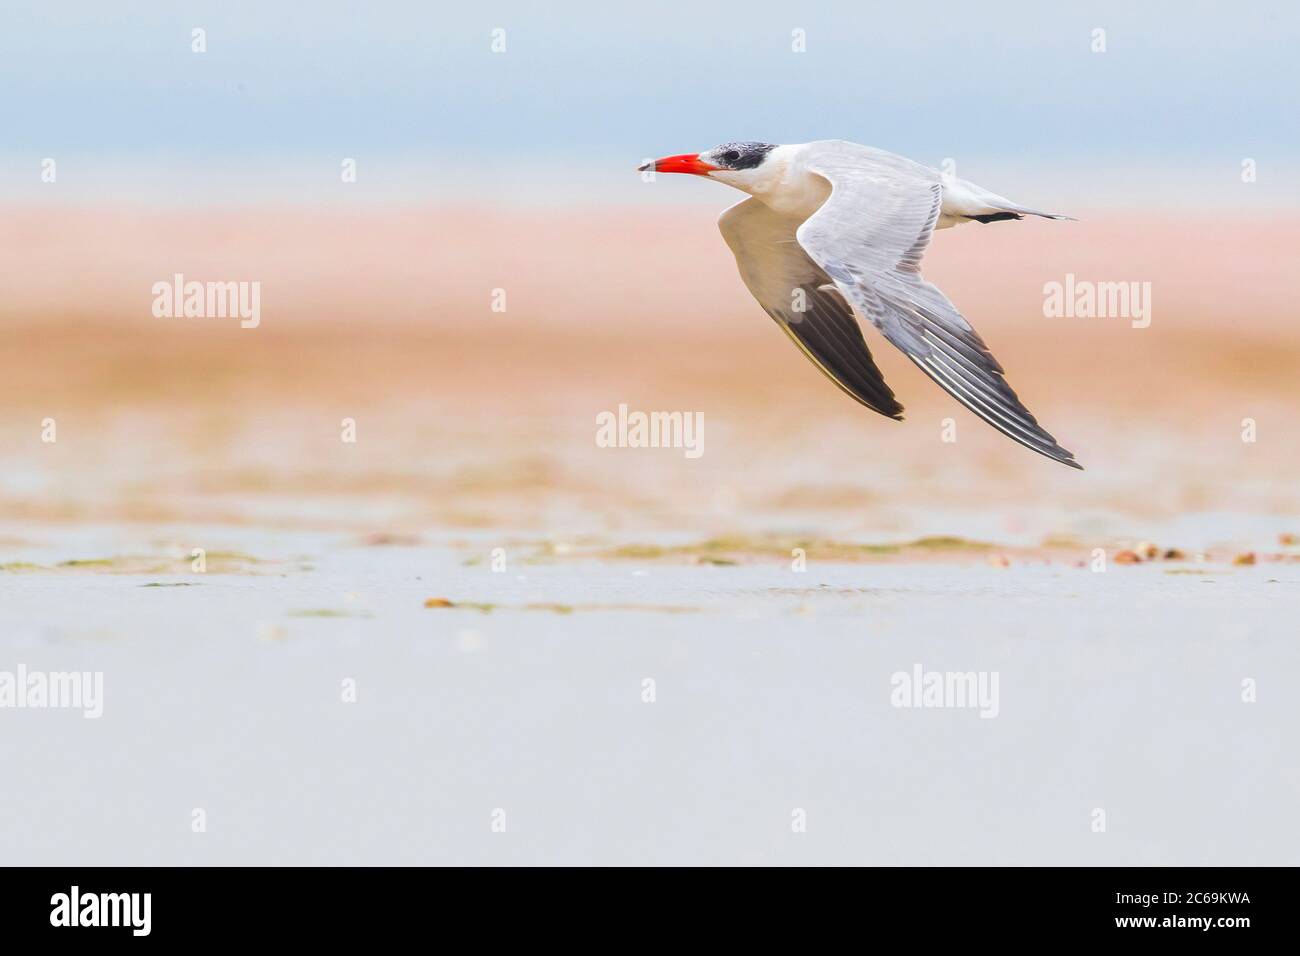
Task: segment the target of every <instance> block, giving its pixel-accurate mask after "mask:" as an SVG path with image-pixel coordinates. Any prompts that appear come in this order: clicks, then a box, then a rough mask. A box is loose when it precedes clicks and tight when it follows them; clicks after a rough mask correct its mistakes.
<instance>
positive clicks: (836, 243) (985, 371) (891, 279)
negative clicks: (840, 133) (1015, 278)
mask: <svg viewBox="0 0 1300 956" xmlns="http://www.w3.org/2000/svg"><path fill="white" fill-rule="evenodd" d="M818 145H819V146H821V144H818ZM850 147H852V144H848V143H843V144H841V143H838V142H832V143H827V144H825V146H823V147H822V148H819V149H817V150H816V151H815V152H814V153H813V154H812V155H811V156H810V157H809V161H808V168H809V169H810V170H811V171H812V172H814V173H816V174H817V175H820V176H823V177H825V178H826V179H827V180H828V181H829V182H830V184H831V195H830V198H829V199H827V200H826V202H824V203H823V204H822V206H821V208H820V209H818V210H817V211H816V212H815V213H813V214H812V215H811V216H809V217H808V219H807V220H806V221H805V222H804V223H803V225H801V226H800V227H799V229H798V231H797V232H796V237H797V239H798V241H799V245H800V246H802V247H803V249H804V251H805V252H807V253H808V256H809V257H810V258H811V259H812V260H813V262H815V263H816V264H817V265H818V266H820V267H821V268H822V269H823V270H824V271H825V272H826V273H827V274H828V275H829V276H830V277H831V279H832V280H833V281H834V283H835V286H836V288H838V289H839V291H840V293H841V294H842V295H843V296H844V298H845V299H847V300H848V301H849V302H850V303H851V304H852V306H853V308H854V309H855V310H856V311H857V312H858V314H859V315H861V316H863V317H864V318H865V319H866V320H868V321H869V322H871V324H872V325H874V326H875V327H876V328H878V329H879V330H880V331H881V333H882V334H883V335H884V336H885V338H887V339H888V340H889V341H890V342H892V343H893V344H894V345H896V346H897V347H898V348H899V349H901V350H902V351H903V353H904V354H905V355H906V356H907V357H908V358H910V359H911V360H912V361H913V362H915V363H916V364H917V366H919V367H920V369H921V371H923V372H925V374H926V375H928V376H930V378H932V379H934V380H935V381H936V382H937V383H939V385H940V386H942V387H943V388H944V389H945V390H946V391H947V392H948V393H949V394H951V395H952V396H953V397H954V398H956V399H957V401H959V402H961V403H962V404H963V405H965V406H966V407H967V408H969V409H970V410H971V411H972V412H974V413H975V414H976V415H978V416H979V417H980V418H982V419H984V420H985V421H986V422H988V423H989V424H990V425H992V426H993V427H994V428H996V429H998V431H1000V432H1002V433H1003V434H1005V435H1007V436H1008V437H1010V438H1013V439H1015V440H1016V441H1018V442H1020V444H1022V445H1024V446H1025V447H1027V448H1032V449H1033V450H1034V451H1036V452H1038V453H1039V454H1041V455H1046V456H1047V457H1048V458H1051V459H1054V460H1055V461H1059V462H1061V463H1063V464H1066V465H1069V466H1071V467H1072V468H1080V467H1082V466H1081V465H1079V463H1078V462H1076V461H1075V460H1074V455H1072V454H1071V453H1070V452H1068V451H1066V450H1065V449H1064V448H1062V447H1061V446H1060V445H1058V444H1057V443H1056V439H1055V438H1053V437H1052V436H1051V435H1049V434H1048V433H1047V431H1045V430H1044V429H1043V428H1042V426H1040V425H1039V424H1038V422H1037V421H1036V420H1035V419H1034V416H1033V415H1031V414H1030V413H1029V410H1028V409H1027V408H1025V406H1024V405H1023V404H1021V402H1020V399H1019V398H1017V397H1016V393H1015V392H1014V391H1012V390H1011V386H1010V385H1008V384H1007V382H1006V379H1005V378H1003V369H1002V366H1001V365H999V364H998V360H997V359H995V358H994V357H993V356H992V354H991V353H990V352H989V350H988V347H987V346H986V345H985V344H984V341H983V340H982V339H981V338H980V337H979V334H978V333H977V332H976V331H975V330H974V329H973V328H971V325H970V323H969V322H967V321H966V320H965V319H964V318H963V317H962V315H961V313H959V312H958V311H957V309H956V308H955V307H954V306H953V304H952V303H951V302H949V301H948V299H947V297H946V296H945V295H944V294H943V293H942V292H940V291H939V289H938V287H936V286H934V285H931V284H930V283H929V282H926V281H925V280H924V279H922V278H921V256H922V255H923V254H924V253H925V248H926V246H927V245H928V244H929V242H930V236H931V234H932V233H933V232H934V228H935V223H936V222H937V221H938V218H939V209H940V206H941V205H942V202H943V186H942V183H940V182H938V181H935V180H933V179H931V178H930V177H929V176H928V174H927V175H922V174H913V173H912V172H911V171H910V170H909V169H908V168H907V167H899V166H896V165H888V166H887V165H883V164H880V163H878V162H876V161H875V159H874V156H873V153H874V151H870V150H868V151H865V152H859V151H858V150H859V149H862V148H861V147H859V148H857V149H854V148H850ZM927 172H928V171H927Z"/></svg>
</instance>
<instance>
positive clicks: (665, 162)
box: [637, 153, 721, 176]
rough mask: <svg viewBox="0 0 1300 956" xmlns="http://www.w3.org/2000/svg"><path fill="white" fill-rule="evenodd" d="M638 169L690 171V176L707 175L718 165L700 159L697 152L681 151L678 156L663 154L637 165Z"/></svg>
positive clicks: (664, 171)
mask: <svg viewBox="0 0 1300 956" xmlns="http://www.w3.org/2000/svg"><path fill="white" fill-rule="evenodd" d="M637 168H638V169H639V170H642V171H644V170H647V169H653V170H654V171H655V172H656V173H690V174H691V175H692V176H707V175H708V174H709V173H710V172H712V171H713V170H715V169H720V168H721V167H720V166H711V165H709V164H708V163H706V162H704V161H702V160H701V159H700V154H699V153H683V154H682V155H680V156H665V157H664V158H663V159H656V160H655V161H654V162H653V163H646V164H645V165H644V166H639V167H637Z"/></svg>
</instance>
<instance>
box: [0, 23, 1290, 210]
mask: <svg viewBox="0 0 1300 956" xmlns="http://www.w3.org/2000/svg"><path fill="white" fill-rule="evenodd" d="M3 18H4V21H3V30H0V123H3V129H4V131H5V136H4V142H3V144H0V179H7V178H10V177H19V178H23V177H25V176H26V175H27V172H26V171H27V169H28V168H29V167H28V165H27V164H28V163H29V160H30V159H31V157H45V156H53V157H56V158H58V159H59V160H60V162H61V168H62V169H66V170H70V171H71V170H84V171H85V172H86V174H87V175H86V177H85V182H86V183H91V182H94V183H97V184H98V187H97V188H104V189H110V190H111V189H112V188H114V185H115V184H116V187H117V188H122V186H123V183H122V180H123V179H126V180H131V182H132V183H134V185H133V186H132V188H134V189H137V190H140V189H143V190H145V191H146V192H147V190H148V184H149V182H150V181H151V177H152V181H154V182H156V183H158V184H160V188H161V186H162V184H168V185H167V188H168V189H171V190H177V189H179V190H180V192H181V193H182V194H185V193H191V194H192V196H193V197H194V198H201V197H202V195H203V194H204V192H205V190H209V189H235V190H236V191H237V190H238V189H239V188H240V187H239V184H240V183H241V182H243V183H245V184H249V183H251V181H252V180H253V179H256V178H257V176H256V175H255V174H254V170H261V171H262V173H264V174H265V176H264V178H265V179H266V180H267V181H277V182H281V183H284V184H286V185H290V184H292V183H293V182H294V180H295V177H298V178H299V179H301V178H303V176H307V178H311V176H312V175H314V173H307V172H306V171H305V169H306V167H305V166H304V164H307V165H309V166H310V165H313V164H314V163H316V162H317V160H319V162H320V163H321V166H320V171H321V173H320V174H321V176H322V177H323V179H322V182H325V181H331V180H332V179H336V178H337V173H336V169H337V163H338V159H337V157H343V156H353V157H357V159H358V163H359V168H360V169H361V170H363V171H365V170H367V169H368V170H370V171H371V172H372V173H375V172H377V171H383V170H387V171H388V174H389V176H390V178H392V177H396V179H397V180H399V181H400V180H402V178H403V177H406V178H407V179H409V181H410V183H411V184H412V185H413V184H414V183H416V181H417V180H418V181H420V182H424V183H425V185H428V183H429V182H432V181H433V179H434V178H436V177H435V172H436V171H437V170H439V169H441V170H451V169H457V170H464V169H473V170H476V171H477V172H478V174H479V175H478V178H476V179H474V178H471V179H470V180H466V181H465V188H467V189H486V190H488V191H490V190H491V189H492V186H493V183H494V181H496V180H497V179H498V178H502V177H504V178H505V179H508V180H510V181H513V182H516V183H517V182H519V181H520V179H519V177H520V170H521V169H524V168H526V167H528V166H529V165H530V164H531V165H532V166H533V167H535V168H546V169H555V170H561V171H563V173H564V175H567V176H569V177H570V178H572V179H574V180H575V181H576V180H577V179H579V178H581V176H582V175H584V172H591V173H592V174H593V175H596V176H597V177H599V176H600V175H602V174H604V173H605V171H606V169H607V168H608V169H609V170H613V169H615V168H617V169H618V170H619V171H620V174H621V172H622V170H623V167H624V166H626V164H627V163H628V162H629V161H631V162H635V161H637V160H639V159H640V158H642V157H644V156H648V155H652V154H661V153H668V152H682V151H686V150H691V149H700V148H704V147H707V146H710V145H712V144H714V143H715V142H719V141H723V140H728V139H759V140H766V141H772V142H801V141H805V140H808V139H819V138H830V137H837V138H845V139H853V140H857V141H859V142H866V143H870V144H872V145H876V146H881V147H883V148H886V149H893V150H896V151H898V152H903V153H906V154H908V155H911V156H913V157H915V158H917V159H920V160H922V161H926V162H930V163H933V164H938V163H939V162H940V161H941V160H942V159H943V158H944V157H950V156H951V157H958V158H959V162H963V163H965V162H973V163H975V164H976V165H977V166H981V165H985V164H987V165H995V164H1000V163H1005V164H1014V165H1018V166H1024V165H1030V164H1040V165H1045V166H1051V167H1055V168H1070V169H1076V170H1077V169H1089V168H1097V169H1102V168H1104V169H1106V170H1108V173H1107V175H1108V176H1109V177H1110V178H1111V180H1115V179H1116V176H1117V174H1118V173H1122V172H1123V171H1125V170H1129V171H1134V172H1136V173H1138V174H1140V175H1141V176H1148V175H1157V176H1158V175H1160V171H1161V170H1164V171H1166V172H1167V173H1168V174H1169V175H1171V176H1173V177H1175V178H1177V177H1179V176H1183V175H1190V176H1191V178H1192V180H1193V181H1195V179H1196V176H1197V175H1199V173H1197V172H1190V173H1189V171H1195V170H1206V171H1209V170H1213V169H1216V168H1223V169H1227V170H1233V169H1235V168H1236V167H1237V165H1238V164H1239V162H1240V159H1241V158H1242V157H1247V156H1249V157H1253V158H1256V159H1257V160H1258V161H1259V163H1260V165H1261V168H1271V169H1274V170H1281V169H1292V170H1293V169H1295V168H1296V167H1297V165H1300V163H1298V162H1297V161H1298V160H1300V135H1298V134H1297V128H1298V125H1300V124H1297V123H1296V119H1295V117H1296V115H1297V113H1300V102H1297V101H1298V100H1300V69H1297V65H1296V57H1297V53H1296V50H1297V43H1298V41H1300V29H1298V27H1300V5H1297V4H1295V3H1287V2H1276V3H1248V4H1246V3H1236V4H1232V3H1196V2H1183V3H1161V2H1154V3H1140V4H1138V3H1093V2H1087V3H1073V4H1065V3H1031V2H1007V3H996V2H991V3H987V4H970V3H942V4H921V3H917V4H912V5H910V6H907V7H905V8H904V7H899V6H897V5H895V4H879V3H870V2H865V0H857V2H848V3H839V2H834V3H820V4H818V3H796V2H789V0H787V2H764V0H725V2H723V0H719V2H713V3H702V4H677V3H638V4H616V3H613V2H603V3H555V4H542V3H490V2H489V3H477V4H447V3H441V2H434V3H428V2H423V3H420V2H383V0H373V2H365V3H361V2H348V3H341V2H317V3H298V4H278V3H273V2H268V3H245V2H212V3H207V2H162V0H158V2H153V3H131V2H120V0H119V2H114V3H111V4H109V3H102V2H87V0H65V2H59V3H52V2H49V0H40V2H33V0H6V2H5V5H4V13H3ZM194 27H202V28H204V29H205V30H206V31H207V46H208V50H207V52H206V53H203V54H196V53H193V52H191V49H190V43H191V39H190V38H191V33H190V31H191V29H192V28H194ZM495 28H502V29H504V30H505V31H506V33H505V38H506V52H505V53H498V54H494V53H492V52H491V31H492V30H493V29H495ZM1095 28H1102V29H1104V30H1105V31H1106V46H1107V50H1106V52H1105V53H1094V52H1092V51H1091V49H1090V44H1091V42H1092V31H1093V30H1094V29H1095ZM795 29H802V30H804V31H805V34H806V46H807V50H806V52H803V53H795V52H792V50H791V43H792V31H793V30H795ZM37 161H38V160H37ZM326 169H328V172H325V170H326ZM107 170H112V171H113V173H112V176H108V175H107V174H106V171H107ZM420 170H422V171H424V173H425V175H426V178H425V179H421V177H420V176H419V175H418V174H417V173H416V171H420ZM196 175H197V176H198V178H197V179H195V178H194V177H195V176H196ZM73 178H74V179H75V178H76V177H73ZM373 178H374V177H373V176H372V177H371V181H372V183H373ZM986 178H987V177H986ZM1120 178H1121V179H1122V177H1120ZM1229 178H1231V177H1230V176H1229ZM66 179H67V177H66V176H65V180H66ZM187 183H188V185H187ZM70 185H75V184H70ZM390 185H391V184H390ZM397 185H398V187H399V188H397V189H396V192H398V193H400V192H401V189H400V182H398V183H397ZM1130 185H1132V184H1130ZM422 188H423V187H422ZM290 191H291V192H293V190H292V189H291V190H290ZM1135 191H1140V190H1136V189H1135ZM12 192H13V190H12V189H10V190H7V191H0V194H3V193H12ZM74 192H75V190H74ZM295 195H296V193H295Z"/></svg>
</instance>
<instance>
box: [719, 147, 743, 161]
mask: <svg viewBox="0 0 1300 956" xmlns="http://www.w3.org/2000/svg"><path fill="white" fill-rule="evenodd" d="M722 158H723V159H725V160H726V161H727V162H729V163H734V162H735V161H736V160H738V159H740V152H739V151H738V150H734V149H729V150H727V151H726V152H725V153H723V154H722Z"/></svg>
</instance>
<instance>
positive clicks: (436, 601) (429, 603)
mask: <svg viewBox="0 0 1300 956" xmlns="http://www.w3.org/2000/svg"><path fill="white" fill-rule="evenodd" d="M424 606H425V607H455V606H456V604H455V602H454V601H448V600H447V599H446V598H425V599H424Z"/></svg>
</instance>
